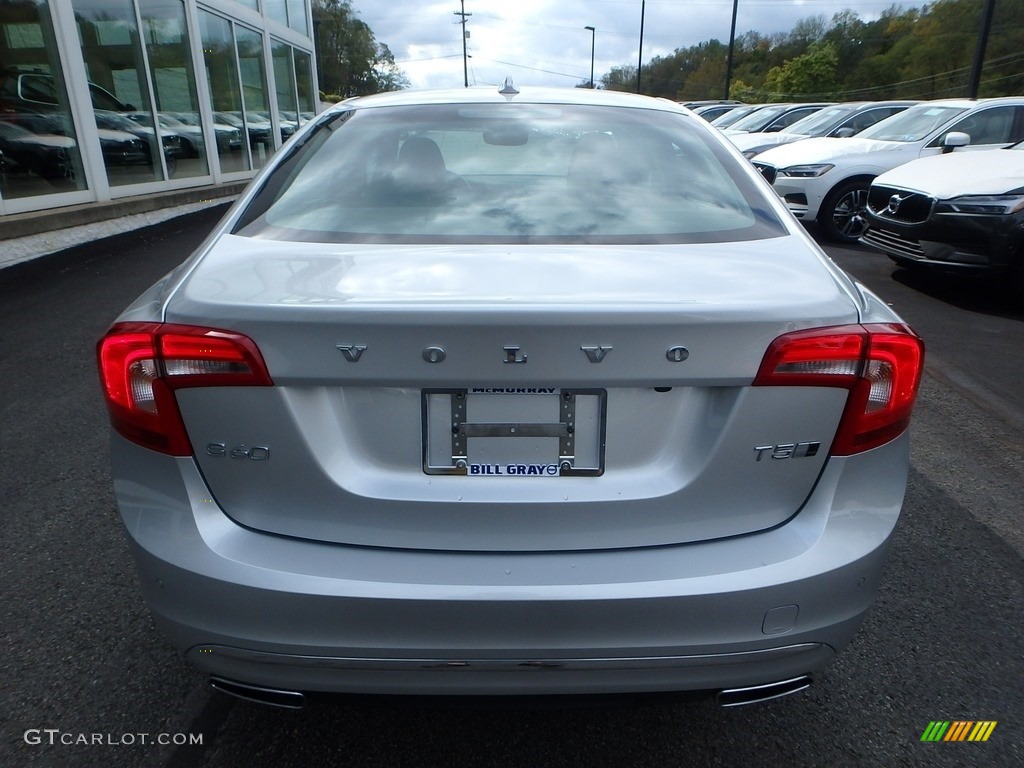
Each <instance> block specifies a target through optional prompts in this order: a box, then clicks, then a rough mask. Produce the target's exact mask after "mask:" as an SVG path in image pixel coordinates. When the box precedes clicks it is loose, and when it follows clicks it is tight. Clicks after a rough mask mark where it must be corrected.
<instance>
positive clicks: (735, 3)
mask: <svg viewBox="0 0 1024 768" xmlns="http://www.w3.org/2000/svg"><path fill="white" fill-rule="evenodd" d="M739 4H740V0H732V27H730V29H729V58H727V59H726V60H725V94H724V95H723V96H722V98H723V99H728V98H729V86H730V85H731V84H732V52H733V49H734V48H735V47H736V11H737V9H738V8H739Z"/></svg>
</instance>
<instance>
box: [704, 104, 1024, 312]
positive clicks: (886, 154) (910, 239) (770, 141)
mask: <svg viewBox="0 0 1024 768" xmlns="http://www.w3.org/2000/svg"><path fill="white" fill-rule="evenodd" d="M807 106H808V105H794V104H790V105H772V106H771V107H766V106H763V105H762V106H759V105H747V106H746V107H740V106H734V107H733V108H732V109H731V111H730V112H727V113H726V114H725V115H724V117H722V118H719V119H718V120H714V121H712V125H715V126H716V127H718V128H720V129H722V132H723V133H724V134H725V135H726V136H728V138H729V139H730V140H731V142H732V143H733V144H734V145H736V147H737V148H738V149H739V150H740V151H741V152H742V153H743V155H744V156H745V157H747V158H748V159H750V160H752V162H753V163H754V165H755V166H756V167H757V168H758V170H759V171H760V172H761V174H762V175H763V176H764V177H765V178H766V179H767V180H768V181H769V182H770V183H771V184H772V185H773V186H774V188H775V191H776V192H777V193H778V194H779V196H780V197H781V198H782V199H783V200H784V201H785V203H786V206H787V207H788V208H789V210H790V211H791V212H792V213H793V214H794V215H795V216H796V217H797V218H798V219H800V220H802V221H804V222H813V223H815V224H817V226H818V229H819V231H820V232H821V234H822V235H823V236H825V237H827V238H829V239H831V240H834V241H838V242H847V243H855V242H858V241H859V242H861V243H864V244H866V245H869V246H871V247H872V248H876V249H878V250H880V251H882V252H884V253H886V254H887V255H888V256H889V257H890V258H891V259H893V261H895V262H896V263H898V264H900V265H902V266H906V267H913V268H920V269H931V270H938V271H943V272H957V273H993V274H997V275H1001V276H1005V277H1006V278H1007V280H1005V281H1004V283H1005V284H1008V285H1010V286H1011V287H1012V289H1013V290H1014V292H1015V295H1016V297H1017V298H1018V299H1019V300H1020V301H1021V302H1024V146H1022V145H1021V144H1020V143H1019V142H1021V141H1022V140H1024V97H1005V98H996V99H981V100H971V99H946V100H939V101H928V102H913V101H887V102H861V103H851V104H835V105H828V106H820V105H819V106H818V107H817V109H816V110H815V111H814V112H813V113H812V114H811V115H809V116H807V117H804V118H803V119H801V120H799V121H798V122H795V123H792V124H790V125H789V126H788V127H783V128H781V129H778V128H773V127H769V128H767V129H766V130H761V131H756V132H755V131H749V130H748V131H744V130H743V129H744V127H749V126H752V125H756V124H758V123H759V122H760V123H762V124H765V125H768V126H770V125H771V123H770V122H769V121H767V120H766V119H765V118H767V117H769V116H774V115H785V114H791V113H792V112H793V111H794V110H795V109H797V108H806V107H807ZM741 110H745V111H746V114H745V115H743V114H742V112H741ZM759 114H760V115H762V117H761V118H758V115H759ZM730 115H732V116H733V117H732V119H730ZM730 125H731V127H729V126H730ZM1004 148H1005V149H1009V150H1010V151H1009V152H998V153H995V152H985V153H983V154H981V155H979V154H977V152H978V151H979V150H999V149H1004Z"/></svg>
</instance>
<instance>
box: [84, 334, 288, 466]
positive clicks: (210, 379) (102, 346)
mask: <svg viewBox="0 0 1024 768" xmlns="http://www.w3.org/2000/svg"><path fill="white" fill-rule="evenodd" d="M97 351H98V355H99V367H100V379H101V381H102V384H103V392H104V395H105V397H106V401H107V410H108V411H109V412H110V420H111V423H112V424H113V426H114V429H116V430H117V431H118V432H119V433H120V434H122V435H124V436H125V437H126V438H128V439H129V440H132V441H133V442H136V443H138V444H139V445H143V446H145V447H147V448H151V449H153V450H154V451H160V452H161V453H167V454H170V455H172V456H191V455H192V445H191V443H190V442H189V439H188V435H187V434H186V432H185V425H184V423H183V422H182V420H181V413H180V412H179V411H178V404H177V401H176V400H175V398H174V390H176V389H182V388H184V387H244V386H262V387H269V386H273V381H271V379H270V374H269V373H268V371H267V367H266V364H265V363H264V362H263V356H262V355H261V354H260V351H259V349H258V348H257V347H256V345H255V344H254V343H253V341H252V339H250V338H249V337H247V336H243V335H242V334H240V333H234V332H231V331H221V330H217V329H214V328H200V327H196V326H190V325H171V324H163V323H119V324H117V325H114V326H113V327H112V328H111V329H110V330H109V331H107V333H106V335H105V336H104V337H103V338H102V339H100V342H99V345H98V349H97Z"/></svg>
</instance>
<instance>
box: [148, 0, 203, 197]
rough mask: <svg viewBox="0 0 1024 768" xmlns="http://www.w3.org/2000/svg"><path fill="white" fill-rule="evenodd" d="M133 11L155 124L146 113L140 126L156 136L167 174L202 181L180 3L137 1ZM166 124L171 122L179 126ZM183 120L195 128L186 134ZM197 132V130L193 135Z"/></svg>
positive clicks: (188, 53) (193, 91)
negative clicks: (144, 57)
mask: <svg viewBox="0 0 1024 768" xmlns="http://www.w3.org/2000/svg"><path fill="white" fill-rule="evenodd" d="M139 11H140V15H141V16H142V25H143V31H144V41H145V45H146V55H147V58H148V59H149V74H150V78H151V82H152V83H153V95H154V97H155V101H156V109H157V120H156V121H153V120H152V113H150V112H149V111H148V110H146V111H145V112H144V113H143V115H144V118H148V120H143V121H140V122H148V123H149V126H152V127H147V130H150V131H152V130H154V129H155V130H156V132H157V133H158V134H159V135H160V138H161V141H162V143H163V149H164V158H165V163H166V165H167V170H168V172H169V173H171V175H173V176H175V177H176V178H183V177H189V176H207V175H209V173H210V166H209V163H208V162H207V158H206V143H205V141H204V140H203V133H202V128H201V121H200V120H199V98H198V96H197V94H196V78H195V73H194V72H193V68H192V52H191V47H190V45H189V38H188V28H187V25H186V22H185V6H184V4H183V3H182V0H139ZM182 116H184V119H183V117H182ZM171 120H177V121H178V122H179V123H181V125H176V124H174V123H172V122H171ZM189 120H194V121H195V122H199V123H200V125H199V126H196V125H195V124H192V126H191V130H185V129H184V127H183V126H184V125H188V124H189V122H188V121H189ZM154 123H155V125H154ZM197 127H198V128H199V130H198V131H196V130H195V129H196V128H197ZM150 136H152V134H150Z"/></svg>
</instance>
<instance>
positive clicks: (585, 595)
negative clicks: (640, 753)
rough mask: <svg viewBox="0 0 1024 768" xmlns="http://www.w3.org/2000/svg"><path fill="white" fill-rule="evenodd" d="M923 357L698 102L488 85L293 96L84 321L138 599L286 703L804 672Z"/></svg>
mask: <svg viewBox="0 0 1024 768" xmlns="http://www.w3.org/2000/svg"><path fill="white" fill-rule="evenodd" d="M922 361H923V346H922V342H921V341H920V339H919V338H918V337H917V336H916V335H915V334H914V333H913V331H911V330H910V329H909V328H908V327H907V326H906V325H905V324H904V323H903V322H902V321H901V320H900V318H899V317H897V316H896V315H895V314H894V313H893V311H892V310H891V309H890V308H888V307H887V306H886V304H885V303H884V302H882V301H880V300H879V299H877V298H876V297H875V296H873V295H872V294H871V293H869V292H868V291H867V290H866V289H864V288H863V287H862V286H860V285H858V284H857V283H855V282H853V281H852V280H851V279H850V278H848V277H847V276H846V275H845V274H844V273H843V272H842V271H840V270H839V269H838V268H837V267H836V266H835V265H834V264H833V263H832V262H831V261H830V260H829V259H828V258H827V257H826V256H825V255H824V253H823V252H822V251H821V250H820V249H819V248H818V247H817V246H816V245H815V244H814V242H813V241H812V240H811V239H810V238H809V236H808V235H807V234H806V233H805V232H804V231H803V229H802V228H801V226H800V225H799V223H798V222H797V221H796V220H795V219H793V217H792V216H791V215H790V214H789V212H788V211H787V210H786V208H785V205H784V204H783V203H782V201H781V200H780V199H779V198H778V197H777V196H776V195H775V194H774V192H773V191H772V188H771V187H770V186H769V185H768V184H767V183H766V182H765V181H764V179H762V178H761V177H760V176H759V174H758V173H757V171H756V170H755V169H754V168H753V167H752V166H751V165H750V164H749V163H748V162H746V161H745V160H744V159H743V157H742V156H741V155H740V154H739V153H738V152H737V151H736V150H735V149H734V148H732V147H731V145H730V144H729V143H728V140H727V139H725V138H723V137H722V136H721V135H720V134H719V132H718V131H717V130H716V129H714V128H711V127H709V126H708V125H707V124H706V123H705V122H704V121H703V120H701V119H700V118H699V117H696V116H694V115H693V114H691V113H689V112H687V111H686V110H684V109H683V108H681V107H679V106H678V105H676V104H673V103H671V102H668V101H666V100H656V99H649V98H646V97H640V96H635V95H631V94H622V93H612V92H605V91H592V90H589V89H550V90H548V89H537V90H533V89H527V88H524V89H523V90H522V91H521V92H520V91H519V90H518V89H517V88H516V87H515V86H514V85H513V84H512V83H511V82H506V84H505V86H504V87H502V88H501V89H498V88H487V89H476V88H474V89H458V90H451V91H438V92H413V91H408V92H400V93H393V94H383V95H378V96H372V97H366V98H360V99H354V100H350V101H346V102H343V103H341V104H339V105H337V106H335V107H334V108H332V109H330V110H329V111H327V112H325V113H324V114H321V115H319V116H318V117H317V118H316V119H314V120H312V121H311V122H310V123H309V124H308V125H306V126H304V127H303V128H302V129H301V130H300V131H299V132H298V133H296V135H295V137H294V138H293V139H292V140H291V142H290V143H289V144H288V145H287V147H285V148H284V149H283V150H282V151H281V152H280V153H278V155H276V156H275V158H274V159H273V161H272V162H271V163H269V164H268V166H267V168H266V169H264V172H263V173H261V175H260V176H259V177H258V178H257V179H256V180H255V181H254V182H253V183H252V184H251V185H250V187H249V189H248V190H247V191H246V192H245V193H244V194H243V195H242V197H241V198H240V199H239V200H238V201H237V202H236V204H235V205H234V206H233V207H232V209H231V210H230V211H229V213H228V214H227V215H226V217H225V218H224V219H223V220H222V221H221V223H220V224H219V225H218V226H217V227H216V229H215V231H214V232H213V233H212V234H211V235H210V237H209V238H208V239H207V240H206V241H205V243H204V244H203V245H201V246H200V247H199V249H198V250H197V251H196V252H195V253H194V254H193V255H192V256H191V257H190V258H189V259H188V260H186V261H185V262H184V263H183V264H182V265H181V266H180V267H179V268H177V269H176V270H174V271H172V272H171V273H170V274H168V275H167V276H166V277H165V278H163V279H162V280H160V281H159V282H158V283H157V284H156V285H154V286H153V287H152V288H150V289H149V290H148V291H147V292H146V293H144V294H143V295H142V296H141V297H140V298H138V299H137V300H136V301H135V302H134V303H133V304H132V305H131V306H130V307H129V308H128V309H127V310H125V311H124V313H123V314H122V315H121V316H120V317H119V318H118V319H117V321H116V322H115V323H114V325H113V326H112V327H111V328H110V330H109V331H108V332H107V333H106V335H105V336H104V337H103V338H102V339H101V341H100V343H99V364H100V369H101V375H102V382H103V389H104V393H105V398H106V402H107V406H108V409H109V413H110V417H111V422H112V426H113V437H112V440H113V443H112V464H113V477H114V485H115V491H116V496H117V501H118V504H119V506H120V511H121V515H122V517H123V520H124V524H125V526H126V529H127V532H128V534H129V539H130V542H131V545H132V549H133V552H134V556H135V559H136V561H137V566H138V572H139V576H140V581H141V584H142V590H143V592H144V594H145V598H146V600H147V601H148V603H149V606H150V608H151V610H152V612H153V616H154V619H155V621H156V622H157V625H158V626H159V627H160V629H161V630H162V631H163V632H164V633H165V634H166V636H167V637H168V638H169V639H170V641H171V642H172V643H173V645H174V646H175V647H177V648H178V649H180V651H181V652H182V653H183V654H184V655H185V656H186V658H187V659H188V661H189V662H191V663H192V664H194V665H195V666H196V667H198V668H199V669H200V670H202V671H203V672H205V673H206V674H207V675H208V676H209V678H210V681H211V684H212V685H213V686H214V687H215V688H217V689H219V690H222V691H226V692H228V693H232V694H235V695H238V696H242V697H244V698H249V699H255V700H258V701H263V702H267V703H271V704H278V705H281V706H301V705H302V704H303V703H304V701H305V700H306V698H307V697H308V696H310V695H312V694H319V693H339V692H342V693H371V694H430V695H435V694H454V695H493V694H502V695H508V694H514V695H523V694H556V695H557V694H621V693H656V692H691V693H694V694H705V693H706V694H709V695H716V696H717V697H718V698H719V701H720V702H721V703H722V704H725V705H735V704H743V703H749V702H753V701H760V700H765V699H769V698H774V697H777V696H781V695H786V694H789V693H792V692H795V691H797V690H801V689H803V688H805V687H807V685H809V683H810V680H811V676H812V675H813V673H815V672H816V671H818V670H821V669H822V668H823V667H824V666H825V665H826V664H827V663H828V662H829V661H830V660H831V659H832V658H833V657H834V656H835V654H836V652H837V651H839V650H840V649H841V648H842V647H843V646H845V645H846V644H847V643H849V641H850V640H851V638H852V637H853V635H854V633H855V632H856V630H857V628H858V626H859V625H860V624H861V621H862V620H863V618H864V616H865V614H866V612H867V611H868V610H869V607H870V605H871V603H872V601H873V599H874V595H875V593H876V588H877V586H878V584H879V579H880V575H881V572H882V569H883V563H884V560H885V556H886V550H887V544H888V541H889V539H890V537H891V535H892V533H893V530H894V527H895V525H896V522H897V518H898V516H899V513H900V508H901V505H902V501H903V496H904V491H905V485H906V478H907V472H908V445H909V436H908V433H907V426H908V422H909V420H910V415H911V410H912V408H913V404H914V400H915V397H916V392H917V387H918V383H919V379H920V375H921V371H922Z"/></svg>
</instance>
